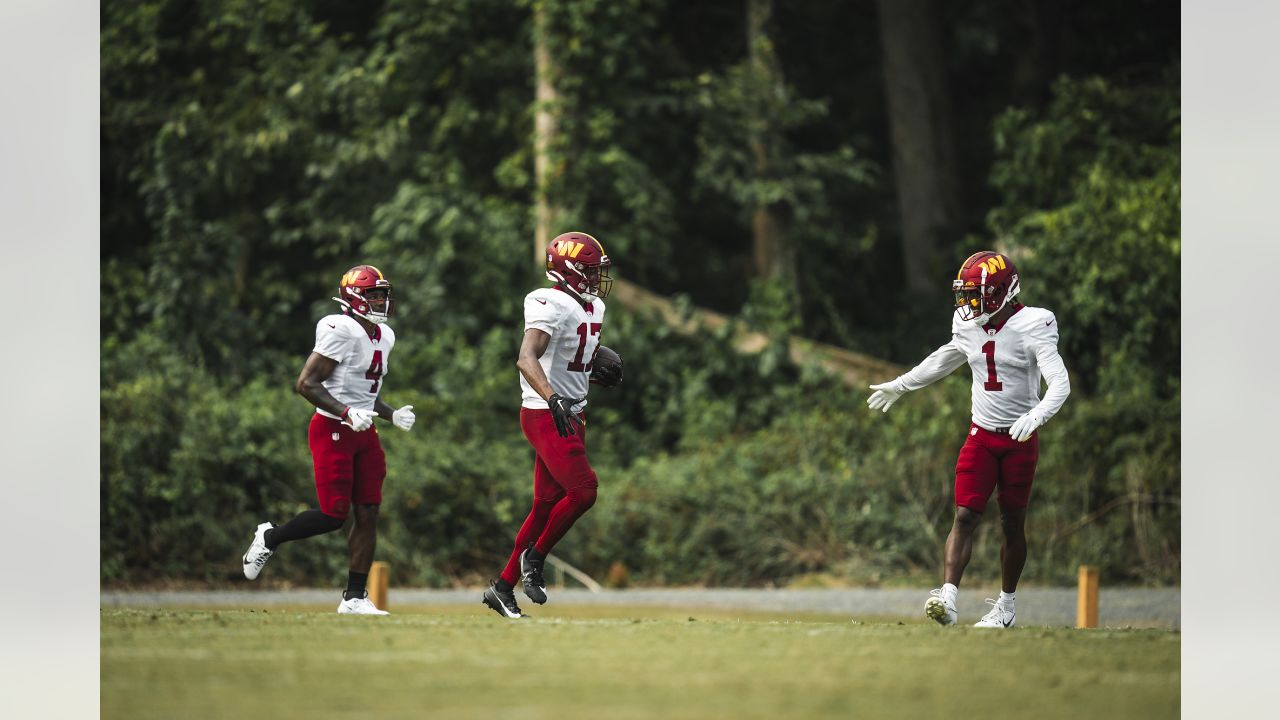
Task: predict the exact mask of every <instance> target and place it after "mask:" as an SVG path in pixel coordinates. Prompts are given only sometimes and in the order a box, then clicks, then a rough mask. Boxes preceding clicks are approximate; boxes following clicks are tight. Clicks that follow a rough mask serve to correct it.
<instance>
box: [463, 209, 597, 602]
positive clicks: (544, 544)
mask: <svg viewBox="0 0 1280 720" xmlns="http://www.w3.org/2000/svg"><path fill="white" fill-rule="evenodd" d="M609 268H610V263H609V256H608V255H606V254H605V252H604V246H602V245H601V244H600V241H599V240H596V239H595V238H593V237H591V236H590V235H588V234H586V233H582V232H568V233H564V234H562V235H559V236H557V237H556V238H555V239H554V240H552V241H551V244H550V245H548V246H547V279H549V280H550V281H551V282H552V283H554V285H553V286H552V287H548V288H541V289H538V290H534V291H533V292H531V293H529V294H528V295H527V296H525V299H524V339H523V340H522V342H521V343H520V353H519V359H518V360H517V361H516V367H517V368H519V370H520V389H521V391H522V400H521V403H520V428H521V429H522V430H523V431H524V435H525V437H526V438H527V439H528V440H529V444H530V445H532V446H533V450H534V456H535V457H534V467H533V507H532V508H531V509H530V511H529V515H528V517H526V518H525V520H524V523H523V524H522V525H521V526H520V531H519V532H518V533H517V534H516V541H515V547H514V548H513V549H512V551H511V555H510V557H509V558H508V559H507V565H506V567H505V568H503V570H502V573H501V575H500V576H499V577H498V578H497V579H496V580H494V581H492V582H491V583H490V584H489V588H488V589H487V590H485V592H484V597H483V602H484V604H485V605H487V606H489V607H490V608H492V609H493V610H494V611H495V612H497V613H498V614H499V615H501V616H503V617H507V618H519V617H527V616H525V615H524V614H523V613H522V612H521V610H520V606H519V605H518V604H517V603H516V596H515V583H516V579H517V578H519V579H520V580H521V582H522V584H523V585H524V593H525V595H527V596H528V597H529V599H530V600H532V601H533V602H535V603H538V604H541V603H545V602H546V601H547V588H546V581H545V580H544V579H543V571H542V568H543V563H544V561H545V560H546V557H547V555H548V554H549V553H550V552H551V549H552V548H553V547H555V544H556V542H558V541H559V540H560V538H562V537H564V534H565V533H566V532H568V530H569V528H570V527H572V526H573V523H574V522H575V521H576V520H577V519H578V518H579V517H581V516H582V514H583V513H584V512H586V511H587V510H588V509H589V508H590V507H591V506H592V505H593V504H595V501H596V485H597V483H596V473H595V471H594V470H592V469H591V464H590V462H588V461H587V448H586V437H587V426H586V420H585V418H584V416H583V415H582V411H583V409H584V408H585V407H586V405H587V389H588V387H589V384H590V383H593V382H594V383H596V384H599V385H604V386H606V387H608V386H613V385H617V384H619V383H621V382H622V368H621V365H620V364H619V365H611V366H610V367H608V368H605V366H603V365H601V366H600V367H598V368H596V367H594V363H595V359H596V351H597V350H598V349H599V348H600V331H601V329H602V328H603V327H604V313H605V306H604V300H603V298H605V297H606V296H608V295H609V289H610V288H611V287H612V286H613V280H612V279H610V277H609Z"/></svg>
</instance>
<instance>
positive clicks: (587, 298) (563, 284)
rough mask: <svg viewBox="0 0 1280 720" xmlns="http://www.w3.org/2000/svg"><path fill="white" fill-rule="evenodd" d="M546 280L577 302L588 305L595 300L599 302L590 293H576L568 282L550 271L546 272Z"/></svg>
mask: <svg viewBox="0 0 1280 720" xmlns="http://www.w3.org/2000/svg"><path fill="white" fill-rule="evenodd" d="M547 279H548V280H550V281H551V282H553V283H555V284H556V286H557V287H559V288H560V289H561V290H564V291H565V292H567V293H569V294H570V295H572V296H574V297H576V298H577V299H578V301H579V302H583V303H589V302H594V301H596V300H599V299H600V298H598V297H596V296H595V295H593V294H591V293H589V292H587V293H580V292H578V291H577V290H575V289H574V288H573V286H572V285H570V284H569V281H568V280H566V279H564V278H563V277H561V276H560V273H553V272H551V271H550V270H548V271H547Z"/></svg>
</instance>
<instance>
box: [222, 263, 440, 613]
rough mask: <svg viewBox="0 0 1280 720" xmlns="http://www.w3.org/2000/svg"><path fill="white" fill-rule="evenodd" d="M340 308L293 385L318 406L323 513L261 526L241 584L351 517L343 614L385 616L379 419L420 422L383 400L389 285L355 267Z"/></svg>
mask: <svg viewBox="0 0 1280 720" xmlns="http://www.w3.org/2000/svg"><path fill="white" fill-rule="evenodd" d="M334 300H337V301H338V304H340V305H342V312H341V313H339V314H336V315H328V316H326V317H323V318H321V319H320V322H319V323H317V324H316V344H315V347H314V348H313V349H312V351H311V355H310V357H308V358H307V362H306V364H304V365H303V367H302V373H301V374H300V375H299V376H298V383H297V385H296V386H295V389H296V390H297V391H298V394H299V395H301V396H303V397H304V398H306V399H307V400H309V401H310V402H311V404H312V405H315V406H316V412H315V415H313V416H312V418H311V429H310V431H309V432H308V437H309V442H310V445H311V458H312V461H313V463H314V466H315V481H316V495H317V497H318V498H319V500H320V509H319V510H304V511H302V512H301V513H299V514H298V515H297V517H295V518H293V519H292V520H290V521H289V522H287V523H285V524H284V525H281V526H280V527H276V526H275V525H274V524H273V523H269V522H265V523H262V524H261V525H259V526H258V529H257V531H256V532H255V533H254V535H253V542H252V543H251V544H250V545H249V550H248V552H246V553H245V554H244V576H245V577H247V578H249V579H250V580H253V579H254V578H256V577H258V573H260V572H262V566H263V565H265V564H266V563H267V559H268V558H270V557H271V555H272V553H274V552H275V550H276V548H277V547H279V546H280V543H284V542H289V541H290V540H301V539H303V538H307V537H311V536H313V535H321V534H324V533H329V532H333V531H334V530H337V529H339V528H341V527H342V525H343V522H344V521H345V520H346V518H347V514H348V513H349V512H352V511H354V513H353V514H354V520H353V521H352V525H351V534H350V535H348V536H347V547H348V550H349V553H350V559H351V564H350V571H349V572H348V573H347V589H346V590H345V591H344V592H343V593H342V602H341V603H339V604H338V612H339V613H343V614H353V615H387V614H389V613H387V612H386V611H384V610H379V609H378V608H377V607H376V606H374V604H373V603H372V602H370V600H369V593H368V592H367V591H366V589H365V584H366V582H367V580H368V577H369V567H370V566H371V565H372V564H373V549H374V546H375V544H376V543H377V539H378V536H377V533H378V527H377V521H378V506H379V504H381V502H382V481H383V478H385V477H386V475H387V462H386V457H385V456H384V455H383V453H382V443H381V441H380V440H379V439H378V431H377V430H376V429H375V428H374V427H373V419H374V418H375V417H381V418H382V419H384V420H390V421H391V422H393V423H394V424H395V425H396V427H398V428H400V429H401V430H405V431H408V430H409V429H410V428H412V427H413V423H414V420H415V417H414V414H413V406H412V405H405V406H404V407H402V408H400V409H399V410H394V409H392V407H391V406H390V405H388V404H387V403H386V402H384V401H383V400H382V381H383V379H384V378H385V377H386V375H387V369H388V362H387V361H388V359H389V358H390V356H391V348H392V347H393V346H394V345H395V344H396V334H395V333H394V332H392V330H391V326H390V325H387V324H386V322H387V319H388V318H390V317H391V313H392V311H393V308H394V305H393V304H392V302H393V301H392V296H391V283H390V282H389V281H388V280H387V279H386V278H384V277H383V276H382V271H380V270H378V268H376V267H373V266H372V265H357V266H356V267H353V268H351V269H350V270H348V271H347V272H346V274H345V275H343V276H342V282H341V284H340V285H339V287H338V297H336V298H334Z"/></svg>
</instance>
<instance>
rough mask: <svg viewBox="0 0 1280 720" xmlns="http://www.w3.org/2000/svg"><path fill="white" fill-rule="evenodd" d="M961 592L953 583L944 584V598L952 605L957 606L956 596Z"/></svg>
mask: <svg viewBox="0 0 1280 720" xmlns="http://www.w3.org/2000/svg"><path fill="white" fill-rule="evenodd" d="M959 592H960V588H958V587H956V586H955V585H952V584H951V583H942V597H943V599H944V600H948V601H950V602H951V604H952V605H955V604H956V595H957V594H958V593H959Z"/></svg>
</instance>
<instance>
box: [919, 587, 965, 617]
mask: <svg viewBox="0 0 1280 720" xmlns="http://www.w3.org/2000/svg"><path fill="white" fill-rule="evenodd" d="M929 594H930V595H932V596H933V597H930V598H929V599H928V600H926V601H925V602H924V614H925V615H927V616H928V618H929V619H930V620H932V621H934V622H936V623H938V624H939V625H955V624H956V619H957V618H958V617H959V616H958V615H957V613H956V606H955V602H954V601H948V600H947V598H946V596H945V595H944V594H943V592H942V588H938V589H937V590H930V591H929Z"/></svg>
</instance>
